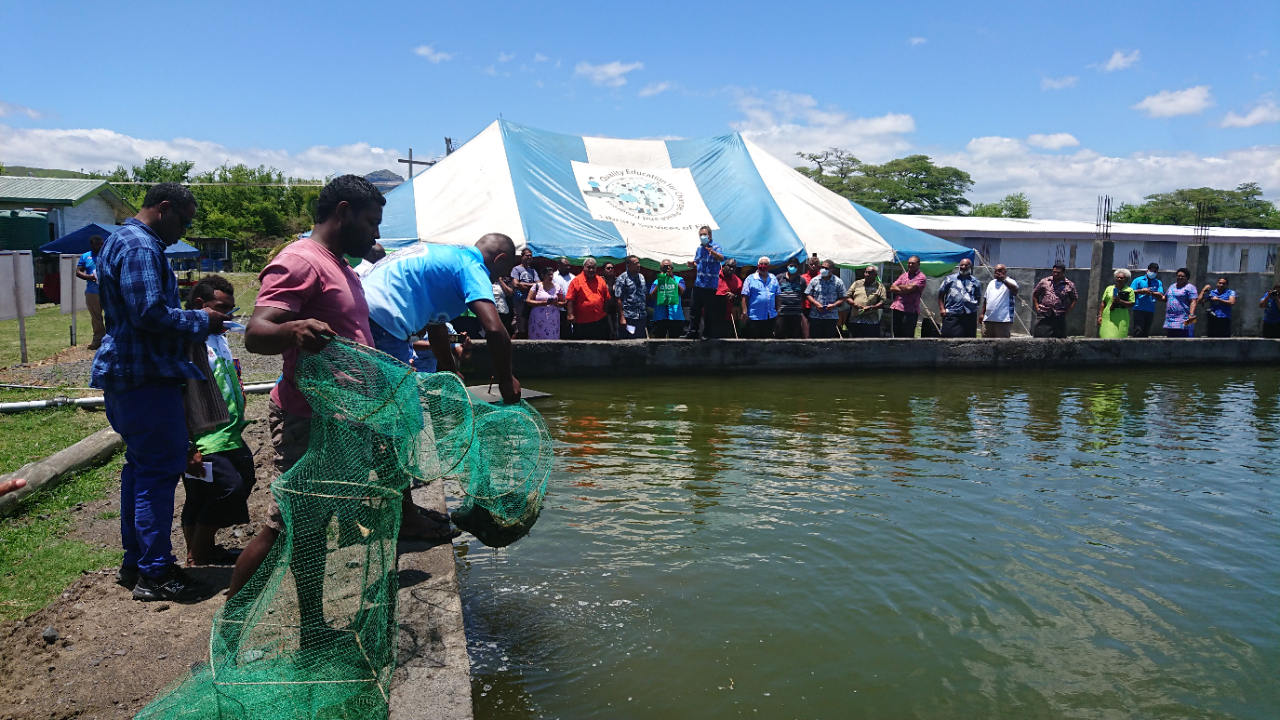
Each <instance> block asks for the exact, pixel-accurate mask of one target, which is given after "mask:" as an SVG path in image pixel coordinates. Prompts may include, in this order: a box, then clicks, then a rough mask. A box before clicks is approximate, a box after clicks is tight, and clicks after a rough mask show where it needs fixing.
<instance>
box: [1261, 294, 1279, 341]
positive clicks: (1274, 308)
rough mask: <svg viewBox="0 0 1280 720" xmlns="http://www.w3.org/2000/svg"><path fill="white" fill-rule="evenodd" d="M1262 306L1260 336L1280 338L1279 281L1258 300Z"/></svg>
mask: <svg viewBox="0 0 1280 720" xmlns="http://www.w3.org/2000/svg"><path fill="white" fill-rule="evenodd" d="M1258 307H1260V308H1262V337H1264V338H1273V339H1277V338H1280V283H1276V284H1275V286H1274V287H1272V288H1271V292H1269V293H1267V294H1266V295H1263V296H1262V299H1261V300H1259V301H1258Z"/></svg>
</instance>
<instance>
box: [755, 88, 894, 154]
mask: <svg viewBox="0 0 1280 720" xmlns="http://www.w3.org/2000/svg"><path fill="white" fill-rule="evenodd" d="M738 109H739V110H740V111H741V112H742V114H743V115H744V116H745V118H744V119H743V120H741V121H739V122H735V123H731V124H730V125H731V127H732V128H733V129H734V130H737V131H738V132H740V133H742V135H743V137H746V138H747V139H749V140H751V141H752V142H754V143H756V144H757V145H759V146H761V147H762V148H764V149H765V150H768V151H769V152H770V153H772V154H773V155H775V156H776V157H779V158H781V159H782V160H783V161H784V162H786V163H787V164H788V165H798V164H799V159H798V158H797V157H796V156H795V154H796V153H797V152H821V151H822V150H826V149H827V148H831V147H838V148H842V149H845V150H848V151H850V152H852V153H853V154H854V155H856V156H857V157H858V158H859V159H861V160H865V161H867V162H883V161H885V160H889V159H891V158H894V157H897V156H898V155H900V154H901V153H903V152H905V151H907V150H909V149H910V147H911V146H910V144H909V143H908V142H907V140H906V139H905V138H904V137H903V135H905V134H907V133H910V132H914V131H915V129H916V123H915V120H914V119H913V118H912V117H911V116H910V115H904V114H898V113H888V114H885V115H881V116H880V117H872V118H856V117H849V115H848V114H847V113H845V112H844V111H842V110H839V109H836V108H827V109H823V108H820V107H818V101H817V100H814V99H813V98H812V97H810V96H809V95H799V94H795V93H788V92H774V93H772V94H770V95H769V96H768V97H759V96H756V95H746V94H744V95H742V96H740V97H739V98H738Z"/></svg>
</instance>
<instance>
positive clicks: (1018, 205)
mask: <svg viewBox="0 0 1280 720" xmlns="http://www.w3.org/2000/svg"><path fill="white" fill-rule="evenodd" d="M969 215H970V217H1002V218H1022V219H1026V218H1030V217H1031V201H1030V200H1028V199H1027V196H1026V193H1010V194H1008V195H1005V196H1004V199H1003V200H1001V201H1000V202H993V203H977V204H975V205H974V206H973V209H972V210H970V211H969Z"/></svg>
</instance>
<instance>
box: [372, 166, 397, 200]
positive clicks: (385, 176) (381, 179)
mask: <svg viewBox="0 0 1280 720" xmlns="http://www.w3.org/2000/svg"><path fill="white" fill-rule="evenodd" d="M364 179H365V180H368V181H369V182H371V183H373V184H374V186H375V187H377V188H378V189H379V190H381V191H382V192H383V194H384V195H385V194H386V193H387V192H389V191H391V190H394V189H395V188H396V187H397V186H399V185H400V184H402V183H403V182H404V178H403V177H400V176H399V175H397V174H395V173H393V172H391V171H390V170H374V171H373V172H371V173H369V174H368V175H365V176H364Z"/></svg>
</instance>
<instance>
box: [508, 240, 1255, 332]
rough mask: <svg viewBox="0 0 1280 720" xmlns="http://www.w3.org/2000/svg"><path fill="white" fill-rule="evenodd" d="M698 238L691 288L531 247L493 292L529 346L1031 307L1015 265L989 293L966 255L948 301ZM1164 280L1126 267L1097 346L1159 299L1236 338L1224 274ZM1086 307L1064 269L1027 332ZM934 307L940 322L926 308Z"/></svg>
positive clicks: (949, 322) (1058, 323) (900, 283)
mask: <svg viewBox="0 0 1280 720" xmlns="http://www.w3.org/2000/svg"><path fill="white" fill-rule="evenodd" d="M698 239H699V242H698V246H697V248H696V250H695V252H694V258H693V260H690V261H688V263H687V269H688V270H689V271H692V277H691V278H690V279H691V280H692V284H687V282H686V279H685V278H684V277H682V276H681V275H679V274H677V271H676V264H675V263H674V262H672V261H671V260H669V259H663V260H662V261H661V262H660V263H659V266H658V270H657V272H656V273H654V272H653V271H652V270H651V269H645V268H643V267H642V266H641V261H640V258H638V257H636V256H634V255H633V256H630V257H628V258H626V259H625V261H624V264H623V266H622V268H621V269H618V268H616V267H615V266H614V264H613V263H609V262H606V263H604V265H603V266H600V265H599V263H598V261H597V260H596V259H594V258H586V259H585V260H583V264H582V269H581V272H580V273H577V274H575V273H574V272H573V266H572V265H571V264H570V262H569V259H568V258H563V257H562V258H559V259H558V260H557V261H556V262H555V264H554V265H550V264H547V263H546V262H545V261H538V260H536V259H535V258H534V256H533V253H532V251H531V250H529V249H528V248H526V249H524V251H523V252H522V254H521V258H520V263H519V264H518V265H516V266H515V268H513V269H512V271H511V276H510V277H509V278H503V279H501V280H500V281H497V282H495V283H494V285H493V289H494V295H495V298H496V300H497V302H499V304H500V305H501V304H502V303H503V302H510V303H511V307H512V309H513V312H512V316H513V323H512V324H511V326H510V330H511V333H512V336H513V337H516V338H525V339H531V340H555V339H562V340H569V339H573V340H629V339H643V338H687V339H706V338H748V339H767V338H777V339H830V338H878V337H883V336H885V335H889V336H891V337H895V338H911V337H916V336H917V335H918V334H919V335H925V336H938V337H944V338H965V337H979V336H981V337H984V338H1010V337H1012V336H1013V335H1014V327H1015V324H1016V322H1017V321H1018V306H1019V303H1026V302H1027V300H1026V299H1024V296H1023V295H1022V294H1021V288H1020V287H1019V285H1018V282H1017V281H1016V280H1014V279H1013V278H1012V277H1010V276H1009V270H1008V268H1006V267H1005V266H1004V265H996V266H995V267H993V268H991V278H992V279H991V280H990V281H989V282H986V283H983V282H982V281H980V280H978V279H977V278H976V277H975V274H974V266H973V262H972V261H971V260H969V259H967V258H966V259H963V260H961V261H960V262H959V264H958V265H957V267H956V269H955V272H953V273H951V274H950V275H948V276H946V277H945V278H943V280H942V283H941V286H940V287H939V288H938V291H937V295H936V298H926V297H925V294H926V287H927V283H928V277H927V276H926V275H925V273H924V272H923V271H922V270H921V267H920V258H918V257H915V256H912V257H910V258H908V259H907V261H906V263H905V264H904V265H902V266H901V269H902V272H901V274H899V275H898V276H897V277H896V278H894V279H893V281H892V282H891V283H888V284H886V283H885V282H882V281H881V280H880V267H879V266H878V265H875V264H872V265H867V266H865V267H861V268H857V269H856V270H855V277H854V279H853V280H852V282H850V283H849V284H848V285H846V283H845V281H844V280H843V279H842V278H841V277H840V272H839V268H838V267H837V266H836V264H835V263H834V262H832V261H831V260H821V259H820V258H818V256H817V255H816V254H815V255H812V256H810V257H808V258H804V259H792V260H789V261H787V262H786V263H785V266H784V267H783V268H775V267H774V266H773V265H772V263H771V261H770V260H769V258H767V257H761V258H759V259H758V260H757V261H756V264H755V267H754V268H748V269H746V270H745V271H743V272H740V271H739V269H738V264H737V261H736V260H735V259H734V258H732V257H730V256H728V255H726V254H725V251H724V248H722V247H721V246H720V245H719V244H717V243H716V242H715V241H714V240H713V236H712V230H711V228H707V227H704V228H701V229H700V230H699V231H698ZM601 267H602V268H603V270H601ZM1158 271H1159V267H1158V266H1157V265H1156V264H1154V263H1152V265H1151V266H1150V267H1149V268H1148V270H1147V272H1146V273H1144V274H1142V275H1140V276H1139V277H1137V278H1133V277H1132V276H1131V274H1130V272H1129V271H1128V270H1124V269H1121V270H1117V271H1115V276H1114V279H1115V284H1114V285H1109V286H1108V287H1107V288H1106V289H1105V290H1104V291H1103V292H1102V295H1101V297H1100V298H1099V304H1098V308H1099V310H1098V315H1097V317H1096V318H1094V320H1095V322H1096V325H1097V327H1098V335H1099V337H1103V338H1122V337H1135V338H1140V337H1149V336H1150V335H1151V328H1152V326H1153V325H1154V323H1155V321H1156V310H1157V306H1156V303H1157V301H1160V302H1164V303H1165V314H1164V319H1163V325H1162V327H1163V328H1164V330H1165V334H1166V336H1168V337H1194V335H1195V325H1196V318H1197V310H1198V309H1201V308H1202V309H1204V311H1205V312H1204V314H1205V323H1204V324H1205V330H1204V332H1203V334H1204V335H1205V336H1206V337H1230V334H1231V313H1232V308H1233V306H1234V305H1235V303H1236V295H1235V291H1233V290H1231V289H1230V288H1229V287H1228V283H1229V281H1228V279H1227V278H1226V277H1221V278H1219V279H1218V280H1217V283H1216V284H1215V285H1206V286H1205V287H1204V288H1202V289H1199V290H1197V289H1196V287H1195V286H1194V285H1191V284H1190V274H1189V273H1188V271H1187V270H1186V269H1185V268H1182V269H1179V270H1178V273H1177V276H1176V280H1175V282H1174V283H1173V284H1171V285H1170V286H1169V288H1167V289H1166V288H1165V287H1164V285H1163V283H1162V282H1161V281H1160V280H1159V279H1158V277H1157V273H1158ZM1079 301H1080V294H1079V291H1078V290H1077V289H1076V286H1075V283H1073V282H1072V281H1071V280H1070V279H1069V278H1067V273H1066V267H1065V266H1064V265H1063V264H1061V263H1058V264H1055V265H1054V267H1053V269H1052V270H1051V272H1050V274H1049V275H1048V276H1046V277H1044V278H1042V279H1041V280H1040V281H1039V282H1037V283H1036V284H1035V286H1034V287H1033V288H1032V289H1031V293H1030V298H1029V304H1030V307H1031V310H1032V315H1033V317H1034V320H1033V321H1032V322H1031V324H1030V326H1029V327H1026V328H1025V331H1026V333H1027V334H1029V335H1031V336H1032V337H1037V338H1066V337H1067V318H1068V316H1069V315H1070V314H1071V313H1072V311H1073V310H1074V309H1075V307H1076V305H1077V304H1078V303H1079ZM934 302H936V306H937V314H936V315H934V314H933V313H931V312H929V309H928V306H931V305H933V303H934ZM1278 303H1280V285H1277V286H1276V288H1274V289H1272V291H1270V292H1269V293H1267V295H1266V296H1265V297H1263V298H1262V299H1261V301H1260V303H1259V305H1260V307H1262V308H1263V310H1264V317H1263V336H1264V337H1280V304H1278ZM922 307H923V312H922ZM922 316H923V318H922ZM922 319H923V323H922ZM886 320H887V322H885V321H886Z"/></svg>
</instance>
